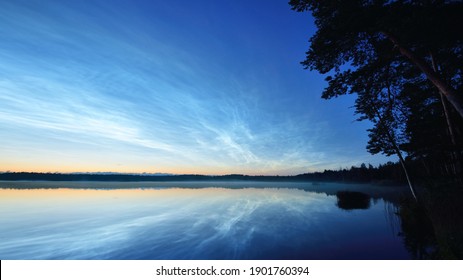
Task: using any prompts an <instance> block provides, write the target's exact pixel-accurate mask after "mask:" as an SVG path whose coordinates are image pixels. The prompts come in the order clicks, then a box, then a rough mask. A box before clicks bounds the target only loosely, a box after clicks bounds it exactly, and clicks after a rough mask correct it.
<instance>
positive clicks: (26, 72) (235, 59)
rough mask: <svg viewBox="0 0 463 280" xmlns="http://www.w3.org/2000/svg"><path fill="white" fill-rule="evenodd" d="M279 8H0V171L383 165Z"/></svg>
mask: <svg viewBox="0 0 463 280" xmlns="http://www.w3.org/2000/svg"><path fill="white" fill-rule="evenodd" d="M315 31H316V29H315V26H314V24H313V19H312V18H311V16H310V14H309V13H297V12H295V11H292V10H291V9H290V6H289V5H288V4H287V0H272V1H264V0H251V1H249V0H246V1H245V0H237V1H217V0H197V1H187V0H183V1H181V0H170V1H161V0H130V1H129V0H127V1H122V0H114V1H99V0H92V1H87V0H82V1H73V0H69V1H68V0H57V1H53V0H40V1H37V0H24V1H23V0H1V1H0V38H2V39H1V40H0V171H36V172H137V173H142V172H147V173H156V172H160V173H175V174H192V173H194V174H211V175H212V174H214V175H215V174H232V173H240V174H249V175H294V174H300V173H306V172H313V171H323V170H324V169H339V168H344V167H350V166H352V165H359V164H361V163H363V162H365V163H372V164H373V165H377V164H379V163H382V162H386V161H387V160H389V159H388V158H385V157H384V156H380V155H376V156H371V155H369V154H368V152H367V151H366V149H365V146H366V144H367V141H368V136H367V132H366V129H367V128H369V127H370V124H369V123H367V122H356V121H355V119H356V116H354V114H353V112H354V109H353V108H352V106H353V101H354V98H355V97H354V96H343V97H339V98H337V99H333V100H323V99H321V97H320V96H321V92H322V90H323V88H324V87H325V86H326V83H325V81H324V79H323V76H321V75H319V74H318V73H316V72H310V71H308V70H304V69H303V67H302V66H301V65H300V61H302V60H303V59H304V57H305V52H306V50H307V49H308V47H309V42H308V39H309V38H310V36H311V35H312V34H313V33H314V32H315Z"/></svg>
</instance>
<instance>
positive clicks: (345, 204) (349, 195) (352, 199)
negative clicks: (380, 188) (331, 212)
mask: <svg viewBox="0 0 463 280" xmlns="http://www.w3.org/2000/svg"><path fill="white" fill-rule="evenodd" d="M336 197H337V198H338V202H337V206H338V207H339V208H341V209H344V210H354V209H368V208H370V205H371V201H370V200H371V199H370V196H369V195H368V194H365V193H362V192H353V191H339V192H337V193H336Z"/></svg>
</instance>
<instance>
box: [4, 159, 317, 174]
mask: <svg viewBox="0 0 463 280" xmlns="http://www.w3.org/2000/svg"><path fill="white" fill-rule="evenodd" d="M7 171H8V172H38V173H73V172H82V173H86V172H88V173H93V172H117V173H139V174H141V173H168V174H202V175H228V174H244V175H281V176H284V175H297V174H295V173H294V172H289V171H288V172H280V173H276V172H272V171H268V170H267V171H263V170H246V169H243V168H238V167H236V168H229V167H200V166H199V167H195V168H193V167H186V166H183V167H160V168H156V167H153V168H147V167H146V166H145V167H143V166H131V167H129V166H113V167H107V168H103V167H102V166H101V165H96V164H93V165H92V164H83V165H80V164H79V165H69V164H68V165H64V164H63V165H57V164H53V163H49V162H47V163H43V164H40V166H37V165H36V164H32V163H26V162H21V163H16V164H11V163H5V162H0V172H7ZM307 172H309V170H308V171H307Z"/></svg>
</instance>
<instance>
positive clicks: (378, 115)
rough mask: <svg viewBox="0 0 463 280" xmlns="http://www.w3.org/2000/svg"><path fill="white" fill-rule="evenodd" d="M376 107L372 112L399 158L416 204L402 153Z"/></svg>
mask: <svg viewBox="0 0 463 280" xmlns="http://www.w3.org/2000/svg"><path fill="white" fill-rule="evenodd" d="M375 107H376V106H374V105H373V110H374V111H375V114H376V117H377V118H378V122H379V123H380V124H381V126H382V127H383V130H384V132H385V134H386V137H387V139H388V140H389V142H390V143H391V144H392V147H393V148H394V151H395V153H396V154H397V156H398V157H399V161H400V165H401V166H402V169H403V171H404V173H405V178H406V179H407V183H408V187H409V188H410V192H411V193H412V196H413V198H414V199H415V201H416V202H418V197H417V195H416V190H415V187H414V186H413V184H412V180H411V179H410V175H409V174H408V169H407V165H406V164H405V160H404V158H403V156H402V152H400V149H399V146H398V145H397V143H396V141H395V139H394V136H392V134H391V132H390V131H389V127H387V125H386V124H385V123H384V121H383V118H382V116H381V114H380V112H379V110H378V109H377V108H375Z"/></svg>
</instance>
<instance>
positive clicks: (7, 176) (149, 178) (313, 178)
mask: <svg viewBox="0 0 463 280" xmlns="http://www.w3.org/2000/svg"><path fill="white" fill-rule="evenodd" d="M0 181H6V182H12V181H31V182H46V181H48V182H50V181H52V182H213V181H217V182H234V181H235V182H236V181H238V182H243V181H248V182H251V181H252V182H309V183H310V182H312V183H314V184H317V183H323V182H332V183H369V184H374V185H384V186H386V185H387V186H391V185H393V186H399V185H402V184H401V183H398V182H394V181H393V180H371V179H370V178H358V179H357V180H352V179H350V178H346V179H341V178H335V177H333V176H330V175H329V174H326V173H320V172H317V173H306V174H299V175H293V176H268V175H259V176H253V175H241V174H230V175H197V174H184V175H145V174H80V173H79V174H63V173H34V172H6V173H0Z"/></svg>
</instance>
